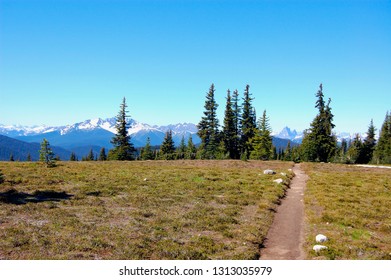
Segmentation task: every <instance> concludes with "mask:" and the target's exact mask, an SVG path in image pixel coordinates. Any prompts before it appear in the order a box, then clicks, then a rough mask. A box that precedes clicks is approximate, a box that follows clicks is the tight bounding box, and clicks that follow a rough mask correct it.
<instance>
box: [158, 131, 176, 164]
mask: <svg viewBox="0 0 391 280" xmlns="http://www.w3.org/2000/svg"><path fill="white" fill-rule="evenodd" d="M174 153H175V145H174V140H173V139H172V131H171V130H169V131H167V132H166V135H165V137H164V140H163V143H162V145H161V147H160V156H161V157H162V158H163V159H174V157H175V156H174Z"/></svg>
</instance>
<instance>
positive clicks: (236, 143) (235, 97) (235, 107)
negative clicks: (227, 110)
mask: <svg viewBox="0 0 391 280" xmlns="http://www.w3.org/2000/svg"><path fill="white" fill-rule="evenodd" d="M232 111H233V119H234V126H235V138H234V140H233V144H232V146H233V148H234V150H235V154H234V157H233V158H234V159H239V158H240V122H241V118H240V113H241V109H240V106H239V93H238V90H237V89H236V90H234V92H233V94H232Z"/></svg>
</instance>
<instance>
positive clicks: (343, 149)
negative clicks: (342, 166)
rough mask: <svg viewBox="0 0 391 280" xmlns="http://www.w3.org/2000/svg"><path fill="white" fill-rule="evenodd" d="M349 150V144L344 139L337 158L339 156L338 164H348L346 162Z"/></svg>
mask: <svg viewBox="0 0 391 280" xmlns="http://www.w3.org/2000/svg"><path fill="white" fill-rule="evenodd" d="M348 148H349V144H348V142H347V141H346V139H345V138H343V139H342V141H341V146H340V147H339V149H338V151H337V156H338V159H337V161H338V162H341V163H347V162H346V154H347V152H348Z"/></svg>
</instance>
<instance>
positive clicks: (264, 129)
mask: <svg viewBox="0 0 391 280" xmlns="http://www.w3.org/2000/svg"><path fill="white" fill-rule="evenodd" d="M251 141H252V146H253V150H252V151H251V153H250V158H251V159H260V160H269V159H271V158H272V156H273V143H272V136H271V128H270V125H269V119H268V117H267V116H266V110H265V111H263V115H262V117H261V118H260V119H259V122H258V129H257V131H256V135H255V136H254V137H253V138H252V140H251Z"/></svg>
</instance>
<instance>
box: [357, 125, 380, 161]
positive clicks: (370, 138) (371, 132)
mask: <svg viewBox="0 0 391 280" xmlns="http://www.w3.org/2000/svg"><path fill="white" fill-rule="evenodd" d="M375 136H376V128H375V126H374V125H373V120H371V122H370V124H369V127H368V131H367V136H366V137H365V139H364V143H363V150H362V155H361V161H362V162H361V163H369V162H370V161H371V160H372V157H373V151H374V150H375V146H376V139H375Z"/></svg>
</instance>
